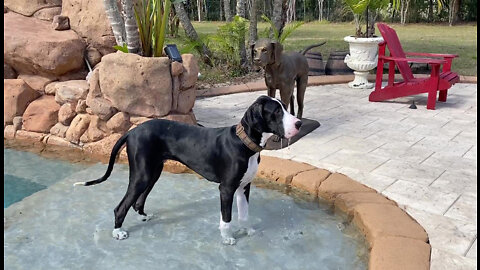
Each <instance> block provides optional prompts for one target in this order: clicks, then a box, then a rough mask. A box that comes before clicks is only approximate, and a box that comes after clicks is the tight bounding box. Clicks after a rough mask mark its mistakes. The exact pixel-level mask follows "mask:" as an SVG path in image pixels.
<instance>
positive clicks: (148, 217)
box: [138, 214, 154, 222]
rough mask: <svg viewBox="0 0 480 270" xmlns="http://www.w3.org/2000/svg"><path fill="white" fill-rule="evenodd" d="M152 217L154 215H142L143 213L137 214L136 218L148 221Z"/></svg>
mask: <svg viewBox="0 0 480 270" xmlns="http://www.w3.org/2000/svg"><path fill="white" fill-rule="evenodd" d="M153 217H154V215H152V214H149V215H146V216H144V215H139V216H138V219H139V220H140V221H144V222H146V221H149V220H150V219H152V218H153Z"/></svg>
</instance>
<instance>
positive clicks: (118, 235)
mask: <svg viewBox="0 0 480 270" xmlns="http://www.w3.org/2000/svg"><path fill="white" fill-rule="evenodd" d="M112 236H113V238H115V239H117V240H123V239H127V238H128V232H126V231H124V230H122V228H117V229H114V230H113V231H112Z"/></svg>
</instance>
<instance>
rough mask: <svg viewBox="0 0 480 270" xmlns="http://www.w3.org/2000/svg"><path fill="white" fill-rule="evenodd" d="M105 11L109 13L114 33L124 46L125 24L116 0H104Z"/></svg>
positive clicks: (118, 43)
mask: <svg viewBox="0 0 480 270" xmlns="http://www.w3.org/2000/svg"><path fill="white" fill-rule="evenodd" d="M103 4H104V5H105V11H106V13H107V18H108V21H109V22H110V26H111V27H112V31H113V35H114V36H115V41H116V42H117V45H118V46H123V44H124V43H125V40H126V38H125V24H124V23H123V18H122V15H121V14H120V11H119V10H118V7H117V1H115V0H103Z"/></svg>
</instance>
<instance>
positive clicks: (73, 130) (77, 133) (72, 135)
mask: <svg viewBox="0 0 480 270" xmlns="http://www.w3.org/2000/svg"><path fill="white" fill-rule="evenodd" d="M90 119H91V116H90V115H88V114H79V115H77V116H76V117H75V118H73V121H72V123H71V124H70V126H69V127H68V130H67V133H66V134H65V139H67V141H69V142H72V143H75V144H78V143H79V141H80V137H81V136H82V135H83V133H85V131H87V129H88V126H89V125H90Z"/></svg>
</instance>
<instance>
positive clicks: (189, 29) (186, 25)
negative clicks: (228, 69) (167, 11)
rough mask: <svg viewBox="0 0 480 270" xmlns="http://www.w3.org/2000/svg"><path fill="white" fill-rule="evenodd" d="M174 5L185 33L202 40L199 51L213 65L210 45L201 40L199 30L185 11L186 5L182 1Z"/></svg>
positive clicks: (207, 62)
mask: <svg viewBox="0 0 480 270" xmlns="http://www.w3.org/2000/svg"><path fill="white" fill-rule="evenodd" d="M173 6H174V8H175V12H176V13H177V15H178V18H179V19H180V23H181V24H182V27H183V29H184V30H185V35H186V36H187V37H188V38H189V39H191V40H195V41H197V42H200V43H201V44H202V46H201V48H197V50H198V52H199V53H200V55H201V56H202V60H203V62H204V63H206V64H207V65H210V66H211V65H212V60H211V59H212V52H210V50H209V49H208V47H207V46H206V45H205V44H204V43H203V42H202V41H201V40H200V38H199V37H198V34H197V31H195V28H193V25H192V22H190V19H189V18H188V14H187V12H186V11H185V7H184V6H183V3H182V2H174V3H173Z"/></svg>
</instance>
